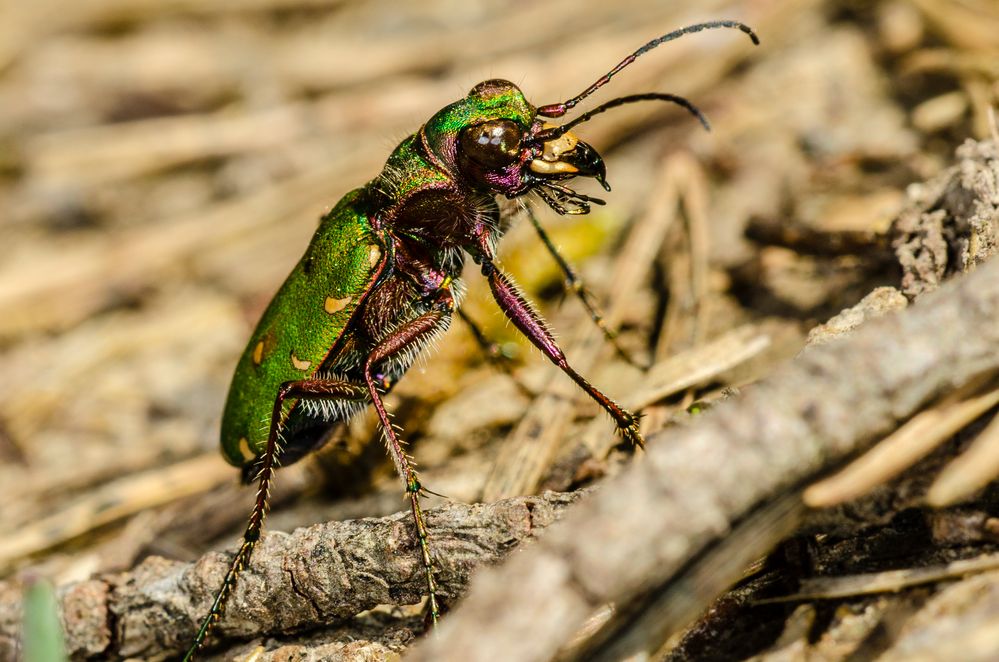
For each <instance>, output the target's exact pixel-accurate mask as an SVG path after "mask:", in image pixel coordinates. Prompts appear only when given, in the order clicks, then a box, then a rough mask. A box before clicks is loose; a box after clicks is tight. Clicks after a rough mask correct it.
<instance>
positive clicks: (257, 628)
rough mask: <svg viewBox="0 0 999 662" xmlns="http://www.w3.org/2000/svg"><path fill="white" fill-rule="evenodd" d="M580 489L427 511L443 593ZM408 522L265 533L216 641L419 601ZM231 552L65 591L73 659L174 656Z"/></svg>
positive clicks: (11, 635) (14, 636)
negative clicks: (192, 562)
mask: <svg viewBox="0 0 999 662" xmlns="http://www.w3.org/2000/svg"><path fill="white" fill-rule="evenodd" d="M584 493H585V492H576V493H571V494H558V493H547V494H545V495H543V496H540V497H520V498H516V499H507V500H504V501H499V502H497V503H493V504H488V505H471V506H470V505H464V504H457V503H451V504H448V505H445V506H443V507H441V508H435V509H433V510H430V511H428V512H427V513H426V517H427V525H428V527H429V529H430V530H431V532H432V533H433V546H434V547H433V548H434V552H435V555H436V557H437V563H436V578H437V581H438V585H439V587H440V593H441V595H442V596H443V597H445V598H453V597H454V596H456V595H459V594H460V593H461V592H462V590H463V588H464V586H465V583H466V582H467V580H468V576H469V574H470V573H471V570H472V568H473V567H474V566H476V565H478V564H481V563H490V562H495V561H496V560H498V559H499V558H501V557H502V556H503V555H505V554H506V553H507V552H509V551H510V550H511V549H513V548H514V547H516V546H517V545H518V544H519V543H521V542H522V541H524V540H526V539H528V538H531V537H532V536H534V535H535V534H536V533H537V532H538V531H539V530H541V529H544V528H545V527H547V526H548V525H550V524H551V523H552V522H554V521H555V520H556V519H558V518H559V517H560V516H561V514H562V512H563V511H564V510H565V509H566V508H567V507H568V506H569V505H570V504H572V503H574V502H575V501H577V500H578V499H580V498H581V496H582V494H584ZM412 529H413V526H412V521H411V518H410V515H409V513H408V512H402V513H397V514H395V515H392V516H390V517H384V518H380V519H361V520H353V521H348V522H332V523H328V524H319V525H316V526H312V527H308V528H304V529H299V530H297V531H295V532H294V533H291V534H285V533H276V532H275V533H271V534H268V535H266V536H264V538H263V539H262V540H261V542H260V544H259V545H258V547H257V549H256V550H255V551H254V554H253V559H252V561H251V563H250V565H249V567H248V568H247V569H246V570H245V571H244V572H243V574H242V575H241V576H240V579H239V582H238V583H237V587H236V590H235V592H234V594H233V596H232V599H231V600H230V602H229V606H228V608H227V610H226V614H225V616H224V617H223V618H222V620H221V622H220V623H219V627H218V628H217V630H216V636H213V637H212V639H211V641H218V639H219V638H223V639H230V638H236V639H239V638H249V637H253V636H256V635H259V634H268V633H279V632H287V631H291V630H298V629H302V628H309V627H316V626H318V625H323V624H325V623H328V622H330V621H332V620H335V619H346V618H350V617H352V616H354V615H355V614H358V613H359V612H361V611H364V610H366V609H371V608H373V607H375V606H377V605H380V604H396V605H400V604H414V603H418V602H419V601H420V600H421V599H422V598H423V597H424V594H425V593H426V586H425V584H424V581H425V580H424V579H423V575H422V567H421V564H420V560H419V555H418V553H417V550H416V541H415V536H414V535H413V530H412ZM229 559H230V555H229V554H228V553H226V554H222V553H218V552H212V553H209V554H207V555H205V556H204V557H202V558H201V559H200V560H199V561H198V562H197V563H195V564H189V563H180V562H177V561H170V560H167V559H163V558H159V557H151V558H148V559H146V560H145V561H144V562H143V563H141V564H139V566H137V567H136V568H134V569H133V570H131V571H130V572H127V573H121V574H112V575H104V576H101V577H97V578H95V579H92V580H89V581H86V582H80V583H78V584H73V585H70V586H67V587H65V588H63V589H62V590H61V591H60V599H61V602H62V607H63V616H64V623H65V626H66V631H67V642H66V644H67V648H68V650H69V652H70V654H71V656H72V657H73V659H89V658H91V657H93V656H95V655H96V656H100V658H101V659H111V660H114V659H121V658H135V657H138V658H141V659H151V660H155V659H164V658H167V657H172V656H176V655H177V654H178V653H180V652H181V651H182V650H184V648H186V646H187V645H188V644H189V643H190V642H191V641H192V640H193V638H194V632H195V630H196V628H197V625H198V624H199V623H200V620H201V619H202V618H203V617H204V616H205V615H206V614H207V613H208V607H209V604H210V602H211V600H212V599H213V597H214V593H215V591H216V590H217V589H218V588H219V586H220V584H221V582H222V577H223V576H224V574H225V571H226V568H227V566H228V563H229ZM20 603H21V587H20V586H19V585H18V584H17V583H0V659H4V660H7V659H15V658H16V656H17V651H18V647H19V643H18V635H19V630H20Z"/></svg>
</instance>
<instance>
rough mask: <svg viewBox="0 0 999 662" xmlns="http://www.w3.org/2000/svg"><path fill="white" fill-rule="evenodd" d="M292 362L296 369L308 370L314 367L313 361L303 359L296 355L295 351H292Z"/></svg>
mask: <svg viewBox="0 0 999 662" xmlns="http://www.w3.org/2000/svg"><path fill="white" fill-rule="evenodd" d="M291 364H292V365H293V366H295V370H308V369H309V368H311V367H312V361H303V360H302V359H300V358H298V357H297V356H295V352H292V353H291Z"/></svg>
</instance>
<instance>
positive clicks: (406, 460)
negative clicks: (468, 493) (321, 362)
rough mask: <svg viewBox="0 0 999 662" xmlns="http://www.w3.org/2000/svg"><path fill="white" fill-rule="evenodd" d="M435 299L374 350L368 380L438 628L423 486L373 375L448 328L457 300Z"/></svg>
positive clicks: (444, 295)
mask: <svg viewBox="0 0 999 662" xmlns="http://www.w3.org/2000/svg"><path fill="white" fill-rule="evenodd" d="M434 296H435V298H434V300H433V301H432V303H431V307H430V310H429V311H427V312H425V313H423V314H422V315H420V316H419V317H416V318H415V319H413V320H411V321H409V322H407V323H406V324H403V325H402V326H400V327H399V328H398V329H396V330H395V331H393V332H392V333H390V334H389V335H388V336H386V337H385V338H384V339H383V340H382V341H381V342H379V343H378V345H376V346H375V348H374V349H372V350H371V353H370V354H369V355H368V358H367V361H365V364H364V378H365V380H366V381H367V384H368V391H369V393H370V396H371V401H372V403H373V404H374V406H375V411H376V412H377V413H378V419H379V420H380V421H381V424H382V431H383V432H384V434H385V443H386V445H387V446H388V449H389V453H390V454H391V455H392V460H393V461H394V462H395V467H396V470H397V471H398V472H399V475H400V476H401V477H402V479H403V480H404V481H405V482H406V494H407V496H408V497H409V503H410V508H411V510H412V513H413V522H414V523H415V525H416V537H417V541H418V543H419V545H420V555H421V561H422V562H423V571H424V574H425V575H426V582H427V611H428V616H429V620H430V622H431V624H432V625H433V626H434V627H436V626H437V620H438V619H439V618H440V613H441V612H440V605H439V604H438V600H437V580H436V579H435V578H434V562H433V556H432V555H431V553H430V536H429V533H428V531H427V525H426V522H425V521H424V518H423V509H422V508H421V507H420V492H421V490H422V486H421V485H420V479H419V477H418V476H417V474H416V469H415V468H414V467H413V461H412V459H410V457H409V456H408V455H406V452H405V451H404V450H403V448H402V442H401V441H400V439H399V437H398V435H397V434H396V431H395V428H394V427H393V426H392V422H391V420H390V419H389V414H388V410H386V409H385V403H384V402H382V397H381V394H380V393H379V392H378V382H377V381H376V380H375V379H374V376H373V367H374V366H375V365H376V364H379V363H381V362H383V361H385V360H387V359H390V358H392V357H393V356H395V355H397V354H399V353H404V352H407V351H410V350H412V349H413V348H418V347H420V346H422V345H423V344H424V343H425V342H426V341H427V340H428V339H430V338H432V337H433V336H434V335H435V334H437V333H438V332H439V331H440V330H441V329H442V328H444V327H445V326H446V323H447V320H448V319H449V317H450V315H451V313H452V312H453V311H454V299H453V298H452V296H451V292H450V291H449V290H448V289H447V288H442V289H440V290H437V292H436V293H435V295H434Z"/></svg>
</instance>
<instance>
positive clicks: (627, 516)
mask: <svg viewBox="0 0 999 662" xmlns="http://www.w3.org/2000/svg"><path fill="white" fill-rule="evenodd" d="M997 347H999V261H997V260H992V261H990V262H988V263H986V264H984V265H982V266H981V267H980V268H979V269H978V270H977V271H976V272H974V273H972V274H970V275H968V276H966V277H965V278H963V279H961V280H959V281H957V282H954V283H951V284H948V285H947V286H944V287H942V288H940V290H939V291H937V292H935V293H933V294H931V295H928V296H926V297H923V298H922V299H921V300H920V301H919V302H917V304H916V305H915V306H913V307H912V309H910V310H907V311H904V312H902V313H900V314H897V315H891V316H888V317H885V318H882V319H879V320H874V321H871V322H869V323H867V324H865V325H863V327H861V328H860V329H858V330H857V331H856V332H855V334H853V335H852V336H851V337H849V338H846V339H844V340H843V341H841V342H838V343H831V344H829V345H827V346H821V347H815V348H814V349H813V350H812V351H810V352H807V353H805V354H804V355H802V356H801V357H799V358H798V359H797V360H796V361H794V362H793V363H791V364H790V365H788V366H786V367H785V368H783V369H781V370H780V371H779V372H777V373H776V374H775V375H773V376H772V377H771V378H769V379H767V380H765V381H763V382H761V383H759V384H758V385H756V386H754V387H752V388H749V389H746V391H745V393H744V395H743V396H742V397H740V398H738V399H733V400H730V401H727V402H725V403H722V404H721V405H719V406H718V407H717V408H715V409H714V410H712V411H710V412H708V413H707V414H705V415H704V418H703V419H702V420H701V421H700V422H699V423H697V424H695V425H692V426H690V427H689V428H686V429H680V430H677V431H668V432H664V433H663V434H661V435H657V436H656V437H655V438H653V439H650V440H649V449H650V450H649V453H648V457H647V458H645V459H644V461H639V462H636V463H635V464H634V465H633V466H631V467H629V469H628V470H627V471H625V472H623V473H622V474H621V475H619V476H617V477H615V478H614V479H613V480H612V481H611V482H610V483H609V484H607V485H606V486H605V487H604V489H602V490H601V492H600V495H599V498H594V499H590V500H589V501H588V502H587V503H586V504H584V505H583V506H581V507H580V508H578V509H577V510H576V512H574V513H572V514H570V515H569V516H568V517H567V518H566V520H565V521H564V522H562V523H561V524H560V525H559V526H558V527H556V528H555V529H554V530H552V531H551V532H549V533H548V534H547V535H546V536H545V537H544V538H543V539H542V540H541V541H540V542H539V544H537V545H535V546H534V547H533V548H532V549H530V550H528V551H526V552H525V553H523V554H520V555H517V556H516V557H515V558H513V559H511V561H510V562H508V563H507V564H505V565H504V566H502V567H500V568H496V569H491V570H488V571H485V572H482V573H481V574H480V576H479V577H478V578H477V579H476V580H475V581H474V582H473V585H472V587H471V591H470V593H469V595H468V596H467V597H466V599H465V601H464V603H463V606H462V608H461V609H459V610H457V611H456V612H455V613H454V614H452V615H451V616H450V618H448V619H447V622H446V623H444V625H443V627H442V628H441V631H440V636H438V637H435V638H433V639H432V640H426V641H424V642H422V644H421V645H418V646H417V647H416V648H415V649H414V650H412V652H411V653H410V657H409V659H412V660H435V661H436V662H441V661H443V660H457V659H461V660H475V661H486V660H500V659H517V660H525V661H531V660H549V659H551V658H552V657H553V656H554V655H555V654H556V652H557V651H558V649H559V648H560V647H561V646H562V645H563V644H564V643H565V642H566V641H567V640H568V639H569V638H570V637H571V635H572V633H573V632H574V631H575V629H576V628H578V627H579V626H580V625H581V624H582V623H583V622H584V620H585V619H586V618H587V616H588V615H589V614H590V613H591V612H593V611H594V610H595V609H596V608H597V607H599V606H600V605H602V604H604V603H606V602H614V603H616V604H619V605H622V604H628V603H629V602H630V601H631V600H633V599H634V598H635V597H636V596H637V595H640V594H642V593H643V592H646V591H648V590H650V589H651V588H654V587H659V589H660V590H662V589H663V588H664V587H665V588H668V587H669V586H670V585H671V584H672V583H676V582H677V581H680V580H682V579H683V577H684V573H685V570H684V569H685V567H686V566H687V565H688V564H689V563H691V561H692V560H694V559H696V558H698V557H700V556H702V555H703V554H704V553H705V552H706V551H708V550H709V549H710V548H711V547H712V546H713V545H714V544H716V542H717V540H719V539H720V538H722V537H724V536H725V535H726V534H727V533H728V532H729V530H730V529H731V526H732V525H731V523H732V522H734V521H736V520H739V519H741V518H744V517H746V516H747V515H748V514H750V513H751V512H753V511H754V509H757V508H759V507H760V506H761V505H765V504H766V503H767V502H768V501H770V500H772V499H774V498H776V497H777V496H778V495H780V494H782V493H785V492H786V491H787V490H789V489H792V488H793V487H794V486H795V485H799V484H801V483H802V482H803V481H807V480H809V479H811V478H813V477H815V476H816V475H818V474H819V473H821V472H823V471H825V470H827V469H828V468H830V467H832V466H834V465H836V464H838V463H840V462H842V461H843V460H844V459H845V458H846V457H848V456H849V455H851V454H853V453H856V452H857V451H860V450H863V449H864V448H866V447H867V446H868V445H870V444H871V443H873V442H874V441H876V440H877V439H879V438H880V437H882V436H883V435H885V434H886V433H888V432H889V431H891V430H892V429H893V428H894V427H895V426H896V425H897V423H898V422H899V421H900V420H904V419H905V418H907V417H909V416H911V415H912V414H913V413H915V412H916V411H918V409H919V408H920V407H921V406H922V405H924V404H925V403H926V402H928V401H930V400H931V399H933V398H936V397H938V396H940V395H941V394H943V393H945V392H948V391H950V390H951V389H953V388H956V387H958V386H960V385H962V384H964V383H966V382H967V381H968V380H970V379H971V378H973V377H975V376H977V375H980V374H982V373H986V372H990V371H995V370H996V369H997V368H999V351H996V349H997ZM777 540H778V532H777V530H775V532H774V535H773V540H772V542H774V543H776V542H777ZM712 579H713V581H714V582H715V583H716V587H715V589H716V592H717V593H720V592H721V591H722V590H724V588H725V587H726V586H727V585H729V584H731V582H733V581H734V580H736V579H738V577H736V576H721V575H719V576H716V577H714V578H712ZM701 606H702V607H703V606H706V604H702V605H701ZM672 625H673V626H674V627H676V628H678V627H680V626H682V625H683V623H682V622H677V623H674V624H672Z"/></svg>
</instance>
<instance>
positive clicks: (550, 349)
mask: <svg viewBox="0 0 999 662" xmlns="http://www.w3.org/2000/svg"><path fill="white" fill-rule="evenodd" d="M480 263H481V265H482V275H483V276H485V277H486V278H487V279H488V280H489V288H490V289H491V290H492V292H493V298H494V299H495V300H496V303H497V304H498V305H499V307H500V310H502V311H503V314H504V315H506V316H507V317H508V318H509V320H510V321H511V322H513V325H514V326H516V327H517V329H519V330H520V332H521V333H523V334H524V335H525V336H527V339H528V340H530V341H531V343H533V344H534V346H535V347H537V348H538V349H540V350H541V353H542V354H544V355H545V356H547V357H548V358H549V359H550V360H551V362H552V363H554V364H555V365H557V366H558V367H559V369H560V370H561V371H562V372H564V373H565V374H567V375H568V376H569V377H570V378H571V379H572V381H574V382H576V384H578V385H579V387H580V388H581V389H583V390H584V391H586V393H587V395H589V396H590V397H591V398H593V399H594V400H596V402H597V404H599V405H600V406H601V407H602V408H603V410H604V411H606V412H607V413H608V414H610V416H611V418H613V419H614V422H615V423H616V424H617V428H618V431H619V432H620V433H621V434H622V435H623V436H624V438H625V439H627V440H628V441H629V442H631V443H632V444H633V445H634V446H638V447H644V446H645V440H644V439H643V438H642V433H641V430H639V427H638V416H636V415H635V414H632V413H631V412H630V411H627V410H626V409H623V408H622V407H621V406H620V405H618V404H617V403H616V402H614V401H613V400H611V399H610V398H608V397H607V396H606V395H604V394H603V393H601V392H600V391H599V390H598V389H597V388H596V387H595V386H593V385H592V384H590V382H588V381H586V378H585V377H583V376H582V375H581V374H579V373H578V372H576V370H575V369H573V367H572V366H571V365H569V361H568V360H567V359H566V358H565V353H564V352H563V351H562V348H561V347H559V346H558V343H557V342H555V337H554V336H552V334H551V331H549V330H548V326H547V325H546V324H545V322H544V320H543V319H542V318H541V315H539V314H538V313H537V311H535V310H534V308H533V307H532V306H531V304H529V303H528V302H527V299H526V298H525V297H524V295H523V294H521V292H520V290H518V289H517V288H516V286H514V284H513V283H512V282H510V280H509V279H508V278H507V277H506V276H504V275H503V273H502V272H501V271H500V270H499V269H497V268H496V265H494V264H493V263H492V262H491V261H490V260H488V259H485V258H480Z"/></svg>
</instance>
